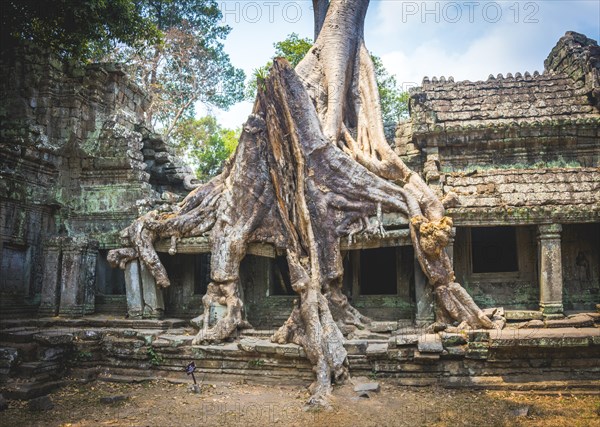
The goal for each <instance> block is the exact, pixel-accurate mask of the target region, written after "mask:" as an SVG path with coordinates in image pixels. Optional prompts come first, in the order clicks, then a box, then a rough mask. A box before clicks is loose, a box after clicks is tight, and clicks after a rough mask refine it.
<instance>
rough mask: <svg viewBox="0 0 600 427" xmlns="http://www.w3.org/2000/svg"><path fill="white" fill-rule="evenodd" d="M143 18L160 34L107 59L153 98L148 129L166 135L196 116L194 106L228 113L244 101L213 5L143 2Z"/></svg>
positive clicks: (239, 73)
mask: <svg viewBox="0 0 600 427" xmlns="http://www.w3.org/2000/svg"><path fill="white" fill-rule="evenodd" d="M143 10H144V15H145V16H147V17H148V19H150V20H151V22H152V23H153V24H154V25H156V27H157V28H159V29H160V30H161V32H162V33H163V41H162V43H155V44H153V45H151V46H148V47H147V48H146V49H143V50H141V51H140V50H135V49H132V48H131V47H128V46H119V47H118V49H116V50H115V51H114V52H113V53H112V55H110V56H109V57H108V58H107V59H109V60H118V61H123V62H125V63H126V64H128V65H129V68H130V69H129V71H130V73H131V74H132V75H134V76H136V78H137V81H138V83H139V84H140V85H141V86H142V87H144V88H145V89H146V90H147V91H148V92H149V93H150V94H151V95H152V105H151V107H150V111H149V117H150V119H151V120H152V124H153V125H154V126H155V127H156V128H157V129H158V130H159V131H161V132H162V133H164V134H165V135H170V134H171V133H172V132H173V131H174V130H175V128H176V127H177V126H178V123H179V122H180V121H181V120H183V119H186V118H192V117H194V115H195V108H194V107H195V104H196V103H198V102H200V103H203V104H205V105H209V106H215V107H218V108H222V109H227V108H228V107H229V106H231V105H233V104H235V103H236V102H239V101H241V100H242V99H243V97H244V80H245V78H246V76H245V74H244V72H243V70H241V69H238V68H235V67H234V66H233V65H232V64H231V62H230V60H229V56H228V55H227V54H226V53H225V51H224V47H223V42H222V41H223V40H224V39H225V37H227V35H228V34H229V32H230V31H231V28H230V27H229V26H227V25H221V18H222V15H221V11H220V9H219V7H218V4H217V2H216V1H215V0H177V1H175V0H144V9H143Z"/></svg>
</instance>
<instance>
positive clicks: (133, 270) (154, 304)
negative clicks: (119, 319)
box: [125, 261, 165, 319]
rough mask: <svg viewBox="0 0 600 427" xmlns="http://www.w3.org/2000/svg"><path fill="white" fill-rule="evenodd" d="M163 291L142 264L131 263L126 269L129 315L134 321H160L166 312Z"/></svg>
mask: <svg viewBox="0 0 600 427" xmlns="http://www.w3.org/2000/svg"><path fill="white" fill-rule="evenodd" d="M162 292H163V291H162V289H159V288H158V287H157V286H156V281H155V280H154V277H153V276H152V274H151V273H150V271H149V270H148V268H147V267H146V266H145V265H144V264H143V263H141V262H138V261H131V262H130V263H128V264H127V266H126V267H125V293H126V297H127V314H128V315H129V317H130V318H132V319H141V318H145V319H160V318H161V317H162V316H163V314H164V311H165V304H164V300H163V293H162Z"/></svg>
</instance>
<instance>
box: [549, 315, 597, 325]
mask: <svg viewBox="0 0 600 427" xmlns="http://www.w3.org/2000/svg"><path fill="white" fill-rule="evenodd" d="M545 326H546V327H547V328H571V327H573V328H589V327H592V326H594V318H593V317H591V316H588V315H587V314H577V315H574V316H569V317H568V318H566V319H557V320H546V322H545Z"/></svg>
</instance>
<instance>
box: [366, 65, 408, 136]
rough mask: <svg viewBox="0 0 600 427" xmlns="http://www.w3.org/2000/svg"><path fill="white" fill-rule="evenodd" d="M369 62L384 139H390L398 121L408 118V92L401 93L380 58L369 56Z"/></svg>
mask: <svg viewBox="0 0 600 427" xmlns="http://www.w3.org/2000/svg"><path fill="white" fill-rule="evenodd" d="M371 60H372V61H373V66H374V68H375V78H376V79H377V89H378V91H379V100H380V103H381V118H382V119H383V128H384V130H385V133H386V137H387V138H388V139H390V138H393V136H394V131H395V129H396V125H397V124H398V121H399V120H400V119H401V118H402V117H408V92H403V91H402V89H401V88H399V87H398V83H397V81H396V77H394V76H391V75H390V74H389V73H388V72H387V70H386V69H385V67H384V66H383V62H381V58H379V57H378V56H375V55H373V54H371Z"/></svg>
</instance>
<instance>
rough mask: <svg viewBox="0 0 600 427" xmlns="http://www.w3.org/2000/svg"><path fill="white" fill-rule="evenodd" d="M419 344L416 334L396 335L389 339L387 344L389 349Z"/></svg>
mask: <svg viewBox="0 0 600 427" xmlns="http://www.w3.org/2000/svg"><path fill="white" fill-rule="evenodd" d="M418 342H419V335H417V334H409V335H396V336H394V337H391V338H390V340H389V343H390V344H391V346H390V347H392V348H393V347H402V346H406V345H415V344H417V343H418Z"/></svg>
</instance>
